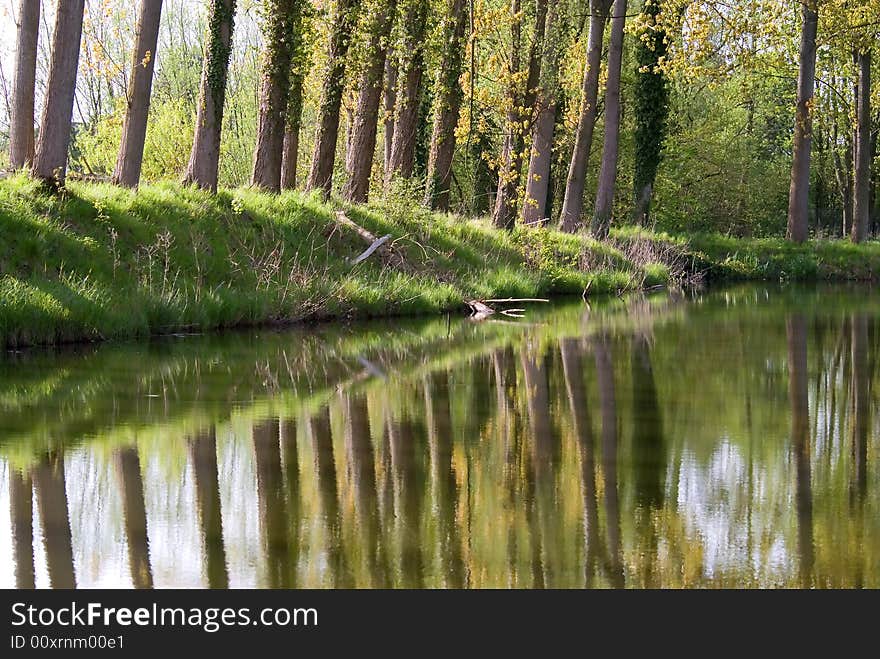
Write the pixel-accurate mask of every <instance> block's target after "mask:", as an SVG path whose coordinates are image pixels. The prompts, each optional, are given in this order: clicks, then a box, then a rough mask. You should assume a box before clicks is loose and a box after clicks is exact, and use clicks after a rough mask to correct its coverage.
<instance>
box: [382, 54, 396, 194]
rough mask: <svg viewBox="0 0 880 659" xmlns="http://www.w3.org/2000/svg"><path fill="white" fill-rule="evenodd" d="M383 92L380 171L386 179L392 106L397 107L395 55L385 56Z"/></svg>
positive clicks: (391, 137) (391, 142) (389, 159)
mask: <svg viewBox="0 0 880 659" xmlns="http://www.w3.org/2000/svg"><path fill="white" fill-rule="evenodd" d="M384 87H385V88H384V91H383V97H384V108H385V117H384V119H383V120H382V126H383V129H384V131H385V133H384V156H383V160H382V171H383V172H385V178H388V175H389V174H388V172H389V171H390V169H391V168H390V166H389V165H390V163H391V147H392V146H393V144H394V106H395V105H397V54H396V53H392V52H389V53H386V54H385V86H384Z"/></svg>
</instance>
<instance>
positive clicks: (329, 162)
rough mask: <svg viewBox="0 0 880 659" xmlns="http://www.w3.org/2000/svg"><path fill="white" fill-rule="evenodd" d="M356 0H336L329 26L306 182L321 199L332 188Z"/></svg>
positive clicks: (357, 2)
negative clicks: (315, 127)
mask: <svg viewBox="0 0 880 659" xmlns="http://www.w3.org/2000/svg"><path fill="white" fill-rule="evenodd" d="M358 4H359V0H339V3H338V4H337V5H336V15H335V16H334V18H333V25H332V26H331V28H330V46H329V50H328V53H327V71H326V72H325V73H324V85H323V89H322V90H321V105H320V109H319V112H318V130H317V133H316V135H315V151H314V154H313V155H312V169H311V171H310V172H309V180H308V182H307V183H306V189H307V190H315V189H320V190H321V192H322V194H323V196H324V198H325V199H327V198H329V197H330V191H331V189H332V187H333V165H334V164H335V162H336V140H337V137H338V135H339V107H340V105H341V103H342V90H343V86H344V84H345V63H346V55H347V54H348V46H349V42H350V41H351V32H352V29H353V27H354V21H355V15H356V12H357V8H358Z"/></svg>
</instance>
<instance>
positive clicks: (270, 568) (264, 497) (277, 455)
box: [253, 419, 290, 588]
mask: <svg viewBox="0 0 880 659" xmlns="http://www.w3.org/2000/svg"><path fill="white" fill-rule="evenodd" d="M253 440H254V465H255V469H256V472H257V500H258V502H259V509H260V530H261V531H262V534H263V548H264V551H265V554H266V571H267V577H268V578H267V583H268V586H269V587H270V588H289V587H290V584H289V582H288V580H287V579H288V576H289V574H290V572H289V570H288V565H287V561H288V558H289V557H288V544H287V510H286V502H285V500H284V478H283V471H282V468H281V424H280V421H279V420H278V419H268V420H266V421H262V422H260V423H257V424H255V425H254V427H253Z"/></svg>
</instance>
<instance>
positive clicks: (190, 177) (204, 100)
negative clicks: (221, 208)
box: [183, 0, 235, 192]
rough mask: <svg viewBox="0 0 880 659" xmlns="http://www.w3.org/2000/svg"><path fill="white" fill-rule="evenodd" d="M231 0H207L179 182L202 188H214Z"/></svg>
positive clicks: (229, 49) (229, 42) (232, 10)
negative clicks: (192, 122) (190, 132)
mask: <svg viewBox="0 0 880 659" xmlns="http://www.w3.org/2000/svg"><path fill="white" fill-rule="evenodd" d="M234 18H235V0H211V7H210V10H209V12H208V39H207V44H206V46H205V59H204V61H203V62H202V80H201V82H200V84H199V104H198V109H197V111H196V129H195V136H194V138H193V145H192V151H190V156H189V163H188V164H187V166H186V172H185V173H184V175H183V182H184V183H185V184H187V185H196V186H198V187H200V188H202V189H203V190H210V191H211V192H216V191H217V172H218V169H219V166H220V132H221V129H222V127H223V103H224V100H225V98H226V78H227V74H228V72H229V56H230V54H231V53H232V26H233V20H234Z"/></svg>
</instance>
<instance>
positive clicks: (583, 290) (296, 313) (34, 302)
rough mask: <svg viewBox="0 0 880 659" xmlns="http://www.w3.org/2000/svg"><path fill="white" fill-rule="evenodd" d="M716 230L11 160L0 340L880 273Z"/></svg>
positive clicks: (4, 190) (840, 252)
mask: <svg viewBox="0 0 880 659" xmlns="http://www.w3.org/2000/svg"><path fill="white" fill-rule="evenodd" d="M385 236H390V238H388V239H387V240H386V241H385V242H384V243H382V244H381V245H380V246H379V247H378V248H377V249H375V251H373V252H372V253H370V254H369V255H368V256H366V257H363V255H364V253H365V252H366V251H367V249H368V247H370V246H374V247H375V241H376V240H377V239H379V238H384V237H385ZM725 240H726V239H722V238H715V239H702V242H700V240H698V239H694V240H692V241H684V240H682V239H679V238H673V237H669V236H662V235H656V234H649V233H638V232H634V231H630V230H627V229H621V230H617V231H615V232H614V233H613V234H612V239H611V240H610V241H609V242H607V243H599V242H596V241H594V240H592V239H590V238H587V237H585V236H570V235H567V234H562V233H559V232H557V231H552V230H549V231H548V230H539V229H535V228H529V227H524V228H518V229H517V230H515V231H513V232H511V233H507V232H503V231H498V230H496V229H494V228H492V227H491V226H490V224H489V223H488V222H486V221H485V220H463V219H461V218H457V217H454V216H450V215H441V214H432V213H429V212H427V211H425V210H424V209H421V208H420V207H419V206H417V205H414V204H410V203H407V202H405V201H403V200H401V199H395V200H392V201H389V202H385V203H384V204H383V205H381V206H379V205H376V206H370V207H348V206H336V205H334V204H332V203H323V202H321V201H320V200H319V199H318V198H317V197H315V196H309V195H304V194H302V193H299V192H286V193H284V194H281V195H269V194H265V193H260V192H257V191H254V190H249V189H239V190H223V191H221V192H220V193H219V194H217V195H210V194H206V193H204V192H201V191H198V190H194V189H189V188H183V187H181V186H179V185H176V184H173V183H161V184H156V185H149V186H143V187H142V188H141V189H140V190H139V191H138V192H137V193H134V192H132V191H130V190H125V189H120V188H117V187H114V186H111V185H109V184H94V183H76V182H72V183H70V185H69V188H68V191H67V193H66V194H65V195H64V196H60V197H54V196H51V195H48V194H46V193H44V192H42V191H41V190H40V188H39V187H38V185H37V184H36V183H34V182H32V181H30V180H28V179H26V178H25V177H23V176H15V177H11V178H8V179H6V180H2V181H0V302H2V303H0V341H2V342H3V344H4V345H5V346H6V347H12V348H14V347H20V346H26V345H32V344H54V343H63V342H71V341H93V340H103V339H112V338H127V337H137V336H147V335H150V334H160V333H173V332H180V331H207V330H212V329H218V328H225V327H236V326H246V325H260V324H279V323H295V322H302V321H308V320H319V319H332V318H336V319H339V318H354V317H373V316H400V315H414V314H428V313H438V312H441V311H449V310H462V312H464V310H465V308H466V306H465V303H466V301H468V300H472V299H482V300H485V299H491V298H506V297H540V296H551V295H571V294H576V295H583V294H586V295H589V296H596V295H602V294H608V293H621V292H624V291H629V290H637V289H641V288H648V287H653V286H657V285H660V284H667V283H670V281H671V280H675V281H680V280H682V279H685V278H688V277H691V276H693V275H694V274H699V273H707V274H708V275H709V276H710V277H716V278H717V277H721V278H723V277H727V278H732V277H739V278H778V271H779V270H780V269H784V271H785V272H787V273H790V276H791V278H796V279H802V278H808V277H810V276H811V277H826V276H827V275H833V276H827V277H826V278H841V277H843V275H848V274H849V275H856V274H857V275H869V276H870V277H873V276H874V274H875V273H877V272H880V246H877V245H875V244H870V245H867V246H858V247H853V246H849V245H845V244H843V243H833V244H829V245H831V246H826V245H825V244H824V243H822V244H819V245H816V246H813V245H811V246H807V247H802V248H797V249H795V250H791V249H787V248H786V247H785V246H784V245H782V246H781V247H778V248H772V247H771V246H770V245H765V244H758V243H755V244H749V245H747V244H746V243H742V242H736V241H733V242H730V243H727V242H725ZM780 243H781V241H780ZM741 246H742V249H740V247H741ZM774 249H776V250H777V251H774ZM744 250H745V251H744ZM762 250H764V251H762ZM359 257H361V259H362V260H360V261H358V258H359ZM765 258H766V259H767V260H766V261H763V260H762V259H765ZM767 264H770V265H767ZM791 264H794V265H795V266H797V267H790V266H791ZM810 264H819V265H816V267H812V266H811V265H810ZM828 264H833V268H831V269H829V268H828ZM774 273H776V274H774Z"/></svg>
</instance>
